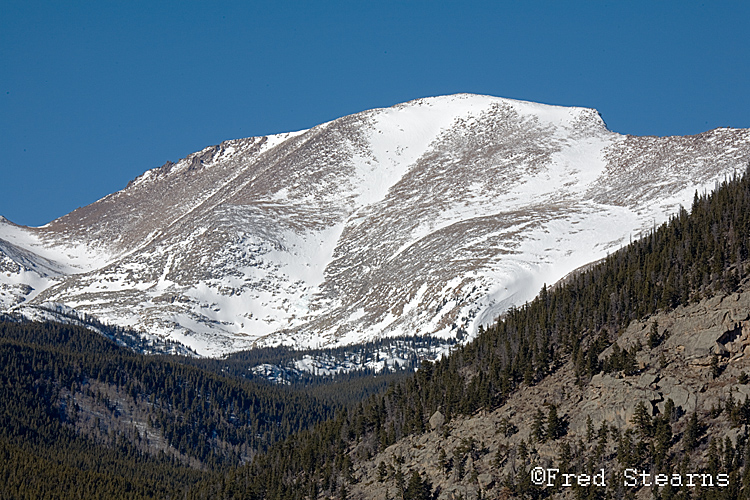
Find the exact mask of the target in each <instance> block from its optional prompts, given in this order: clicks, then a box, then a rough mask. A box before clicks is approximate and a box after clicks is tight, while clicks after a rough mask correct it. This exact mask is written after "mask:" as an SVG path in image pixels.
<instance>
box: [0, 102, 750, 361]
mask: <svg viewBox="0 0 750 500" xmlns="http://www.w3.org/2000/svg"><path fill="white" fill-rule="evenodd" d="M748 159H750V131H748V130H746V129H716V130H712V131H709V132H704V133H702V134H698V135H695V136H686V137H653V136H649V137H636V136H623V135H620V134H617V133H615V132H612V131H610V130H608V129H607V127H606V124H605V123H604V121H603V119H602V118H601V116H600V115H599V113H598V112H597V111H596V110H594V109H589V108H568V107H561V106H550V105H544V104H536V103H527V102H524V101H515V100H512V99H504V98H496V97H489V96H478V95H471V94H458V95H453V96H440V97H433V98H423V99H417V100H414V101H410V102H407V103H403V104H398V105H395V106H393V107H390V108H381V109H373V110H368V111H363V112H361V113H356V114H354V115H349V116H346V117H342V118H339V119H336V120H333V121H330V122H326V123H323V124H321V125H318V126H316V127H313V128H311V129H308V130H303V131H298V132H290V133H286V134H277V135H273V136H267V137H253V138H247V139H236V140H230V141H225V142H223V143H221V144H219V145H216V146H210V147H207V148H204V149H203V150H201V151H199V152H196V153H193V154H191V155H189V156H187V157H186V158H184V159H182V160H180V161H178V162H176V163H169V162H168V163H167V164H165V165H164V166H162V167H159V168H156V169H152V170H149V171H147V172H145V173H144V174H142V175H141V176H139V177H137V178H136V179H134V180H133V181H131V182H130V183H129V184H128V186H127V187H126V188H125V189H123V190H121V191H118V192H116V193H113V194H110V195H108V196H105V197H104V198H102V199H101V200H99V201H97V202H95V203H93V204H91V205H88V206H86V207H83V208H80V209H77V210H75V211H73V212H71V213H70V214H67V215H65V216H63V217H61V218H59V219H57V220H55V221H52V222H51V223H49V224H47V225H45V226H42V227H40V228H24V227H21V226H15V225H14V224H12V223H10V222H6V221H5V220H4V219H0V310H2V311H18V312H22V313H23V314H26V315H27V316H30V317H34V315H35V314H36V313H35V311H38V310H39V308H40V307H43V306H44V304H45V303H62V304H65V305H67V306H69V307H72V308H74V309H76V310H77V311H81V312H85V313H87V314H91V315H93V316H96V317H97V318H99V319H100V320H102V321H106V322H111V323H114V324H117V325H120V326H125V327H130V328H135V329H138V330H142V331H144V332H149V333H151V334H155V335H159V336H162V337H167V338H172V339H174V340H178V341H180V342H183V343H185V344H187V345H189V346H190V347H192V348H193V349H195V350H197V351H198V352H199V353H201V354H205V355H218V354H223V353H226V352H231V351H236V350H240V349H245V348H249V347H252V346H255V345H277V344H286V345H295V346H299V347H318V346H333V345H342V344H347V343H357V342H362V341H366V340H370V339H374V338H377V337H379V336H384V335H385V336H388V335H401V334H430V335H437V336H442V337H455V336H463V337H470V336H472V335H473V334H474V333H475V332H476V330H477V328H478V326H479V325H480V324H486V323H488V322H489V321H491V320H492V319H494V317H495V316H496V315H497V314H499V313H501V312H502V311H504V310H506V309H507V308H508V307H511V306H514V305H520V304H523V303H524V302H525V301H526V300H529V299H531V298H532V297H533V296H535V295H536V293H537V292H538V291H539V289H540V288H541V287H542V284H543V283H547V284H552V283H554V282H556V281H557V280H559V279H560V278H562V277H563V276H565V275H566V274H567V273H569V272H570V271H572V270H573V269H576V268H578V267H580V266H582V265H585V264H587V263H589V262H591V261H593V260H597V259H599V258H602V257H604V256H606V254H607V253H608V252H611V251H612V250H614V249H617V248H618V247H619V246H620V245H622V244H623V243H627V241H628V240H629V239H630V238H637V237H638V236H639V235H640V234H641V233H642V232H644V231H648V230H649V229H650V228H652V227H653V226H654V225H655V224H660V223H661V222H664V221H665V220H667V218H668V217H669V216H670V215H671V214H673V213H675V212H676V211H677V210H678V209H679V206H680V205H685V206H687V205H689V203H690V201H691V200H692V198H693V194H694V192H695V191H696V190H698V191H704V190H708V189H711V188H713V186H714V185H715V183H716V182H719V181H721V180H722V179H724V178H726V177H727V176H730V175H732V174H733V172H734V171H735V170H736V169H738V168H740V169H742V168H744V166H745V165H746V164H747V162H748ZM14 249H15V250H14ZM19 249H20V250H19ZM20 254H23V259H22V258H21V257H19V255H20ZM45 262H48V264H45ZM50 263H51V264H50ZM45 269H48V271H45Z"/></svg>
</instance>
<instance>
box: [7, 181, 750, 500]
mask: <svg viewBox="0 0 750 500" xmlns="http://www.w3.org/2000/svg"><path fill="white" fill-rule="evenodd" d="M749 254H750V171H748V172H745V175H744V176H743V177H737V178H734V179H732V180H731V181H728V182H725V183H724V184H722V185H721V186H719V187H718V189H717V190H716V191H714V192H713V193H711V194H705V195H699V194H698V193H696V196H695V198H694V201H693V203H692V206H691V207H690V211H689V212H688V211H687V210H684V209H683V210H681V211H680V212H679V213H678V214H676V215H675V216H674V217H673V218H672V219H671V220H670V221H669V222H668V223H666V224H664V225H662V226H660V227H658V228H655V229H654V230H653V231H652V232H651V233H650V234H648V235H647V236H645V237H644V238H642V239H640V240H638V241H635V242H634V243H632V244H631V245H629V246H627V247H625V248H623V249H622V250H620V251H618V252H616V253H614V254H612V255H610V256H609V257H608V258H606V259H605V260H604V261H602V262H600V263H598V264H597V265H595V266H592V267H590V268H589V269H587V270H585V271H581V272H579V273H576V274H575V275H573V276H571V277H570V278H568V279H567V280H565V282H564V283H562V284H559V285H557V286H553V287H545V288H544V289H543V290H542V292H541V293H540V295H539V296H538V297H537V298H536V299H534V300H533V301H532V302H530V303H528V304H526V305H524V306H522V307H519V308H516V309H513V310H511V311H509V312H507V313H506V314H505V315H504V316H503V317H502V318H499V319H498V320H497V321H496V322H495V323H494V324H492V325H490V326H487V327H486V328H484V329H483V330H482V331H481V333H480V335H479V336H478V337H477V338H476V339H475V340H474V341H472V342H471V343H469V344H467V345H465V346H463V347H460V348H458V349H456V350H455V351H454V352H453V353H452V354H451V355H450V356H448V357H446V358H443V359H442V360H440V361H437V362H435V363H430V362H424V363H423V364H422V366H421V368H420V370H419V371H418V372H417V373H415V374H414V375H412V376H410V377H405V378H402V379H400V380H397V381H395V382H393V383H392V384H391V385H389V386H388V388H387V389H384V390H381V391H379V392H375V393H374V394H372V392H373V391H366V390H365V391H359V392H357V391H354V392H355V393H356V394H359V395H360V399H359V400H357V399H356V398H352V399H351V400H346V401H341V400H339V401H333V400H331V399H330V398H326V397H324V396H323V395H322V394H324V391H323V392H321V393H315V392H314V391H312V392H309V393H308V392H306V391H305V390H304V389H299V388H283V387H274V386H270V385H268V384H258V383H254V382H252V381H248V380H246V379H244V378H243V377H238V376H235V375H232V374H222V373H221V372H217V371H216V370H212V369H209V368H208V367H206V366H204V367H201V366H200V363H186V362H182V361H180V359H179V358H166V357H161V358H160V357H148V356H142V355H138V354H134V353H132V352H130V351H127V350H125V349H123V348H121V347H118V346H117V345H116V344H114V343H113V342H111V341H109V340H107V339H105V338H103V337H101V336H96V335H94V334H92V333H91V332H88V331H86V330H84V329H81V328H77V327H71V326H63V325H54V324H38V323H26V324H18V323H3V324H2V325H0V370H2V371H1V372H0V373H1V374H2V375H1V376H0V391H2V398H1V399H0V405H2V406H1V407H0V419H1V421H2V424H0V446H1V447H0V453H1V454H2V457H3V461H2V465H1V466H0V467H2V472H1V474H2V478H1V481H0V483H1V484H2V485H3V486H0V489H2V496H3V497H10V498H118V497H123V498H237V499H240V498H243V499H278V500H291V499H305V498H318V497H320V498H325V497H330V498H334V497H335V498H346V497H347V491H348V489H349V486H350V485H351V484H352V482H353V481H355V480H356V479H355V478H354V477H353V469H354V461H356V460H358V459H366V458H369V457H371V456H374V455H375V454H376V453H378V452H380V451H382V450H383V449H385V448H386V447H388V446H390V445H392V444H393V443H395V442H396V441H398V440H399V439H401V438H403V437H405V436H408V435H413V434H419V433H422V432H424V431H426V430H427V429H428V426H429V424H428V419H429V418H430V416H431V415H432V414H433V413H434V412H435V411H436V410H437V409H438V408H440V410H441V412H442V413H443V414H444V415H445V418H446V420H447V421H450V420H451V419H453V418H457V417H459V416H462V415H471V414H474V413H475V412H477V411H478V410H482V409H493V408H496V407H498V406H499V405H501V404H502V403H503V402H504V401H506V400H507V398H508V397H509V396H510V395H511V394H512V393H513V392H514V391H517V390H519V388H521V387H528V386H531V385H534V384H538V383H539V382H540V381H542V380H543V379H544V378H545V377H547V376H548V375H549V374H551V373H554V372H555V371H556V370H560V369H561V367H563V366H564V365H565V364H566V363H570V364H571V366H573V370H575V376H576V379H577V381H578V383H579V384H587V383H588V381H589V380H590V379H591V377H593V376H594V375H597V374H599V373H601V372H604V371H612V370H623V371H625V372H627V371H628V370H629V369H631V367H632V359H631V358H629V357H628V356H629V353H628V352H627V351H620V350H615V353H616V355H613V356H611V357H609V358H608V359H606V360H604V361H602V360H601V359H600V357H599V354H601V353H602V352H603V351H604V350H605V349H606V348H607V347H609V346H611V345H612V344H613V343H614V342H615V340H616V339H617V337H618V334H619V332H621V331H622V330H623V329H624V328H625V327H626V326H627V325H628V324H629V323H630V322H632V321H634V320H640V319H643V318H646V317H649V316H650V315H653V314H654V313H656V312H658V311H669V310H672V309H674V308H675V307H677V306H679V305H687V304H691V303H695V302H697V301H700V300H701V299H703V298H705V297H710V296H713V295H716V294H723V293H730V292H733V291H735V290H737V289H738V287H739V286H740V285H741V284H742V283H744V282H746V281H747V277H748V276H747V275H748V271H750V255H749ZM654 335H655V337H654V343H658V342H659V339H658V335H657V334H656V333H655V334H654ZM316 394H318V395H316ZM743 408H744V407H743V406H742V405H733V406H732V407H731V408H729V409H728V410H727V414H729V415H730V416H731V415H733V417H732V418H734V419H735V421H736V424H737V425H742V424H744V425H746V426H747V424H748V423H749V422H750V416H746V415H745V413H743V412H745V411H746V410H745V409H743ZM747 411H748V412H750V410H747ZM748 415H750V413H748ZM529 418H530V419H531V418H533V416H529ZM545 418H546V419H547V422H546V427H547V428H548V430H549V427H550V425H551V426H552V428H553V429H557V427H556V426H555V425H556V423H558V421H557V419H556V418H552V417H549V416H548V415H547V416H545ZM696 419H697V417H696ZM636 426H637V427H638V428H639V429H641V430H642V432H641V437H642V439H641V441H639V444H638V445H642V446H644V447H645V448H643V450H646V451H644V452H643V453H646V454H648V453H649V451H648V450H649V449H651V450H652V451H653V450H657V449H659V450H662V451H664V450H665V448H664V446H665V445H666V444H669V443H671V440H672V439H673V436H672V429H671V426H670V421H669V419H667V418H661V417H659V418H652V417H651V416H649V415H645V414H644V415H640V417H639V420H638V421H637V423H636ZM541 428H542V427H541V420H540V429H541ZM540 432H541V430H540ZM691 432H692V433H693V434H690V433H687V434H688V436H687V438H684V437H683V439H687V442H688V443H687V444H686V447H687V448H690V446H689V444H690V438H691V437H690V436H691V435H692V436H693V438H695V439H697V437H698V436H700V437H701V439H703V440H706V441H708V440H710V437H711V429H710V428H707V427H701V426H700V424H699V423H698V422H697V420H696V422H695V423H694V427H693V428H692V431H691ZM548 433H549V432H548ZM553 434H554V436H551V438H552V439H554V438H556V437H557V434H558V432H557V431H555V432H553ZM665 440H666V441H665ZM661 441H665V443H662V444H661V448H659V443H660V442H661ZM354 444H356V445H357V450H358V451H357V454H356V455H355V454H352V453H351V450H352V449H353V445H354ZM648 446H651V447H652V448H648ZM634 447H635V448H637V446H636V445H634ZM730 448H731V450H729V448H727V447H726V446H724V445H722V447H721V450H722V452H724V454H725V455H726V454H727V453H730V452H731V455H732V458H731V460H725V459H722V460H718V462H715V463H714V466H716V467H717V468H718V467H719V465H721V467H723V469H722V470H725V471H726V473H727V474H731V475H732V476H731V477H732V479H731V480H732V487H731V488H726V489H718V490H717V489H713V490H710V489H708V490H698V491H693V492H692V493H691V492H681V491H672V492H670V493H669V495H671V496H663V498H750V485H749V484H750V459H748V457H749V456H750V454H748V453H746V452H745V450H744V448H742V449H740V447H739V446H737V447H736V448H735V447H733V446H730ZM667 449H668V447H667ZM643 450H642V451H643ZM715 451H716V450H715ZM716 454H717V456H718V455H719V454H720V453H719V452H718V451H716ZM676 459H677V458H676V457H671V456H670V455H669V454H668V453H667V452H665V451H664V453H663V456H660V462H659V464H660V466H661V467H663V468H664V470H671V469H673V468H677V467H678V466H679V464H678V463H672V460H676ZM623 460H625V459H623ZM400 484H401V486H402V487H401V489H400V491H398V492H394V495H396V498H403V499H407V498H409V499H416V498H431V495H432V490H431V488H430V485H429V484H428V482H426V481H424V480H422V479H421V478H420V477H419V476H418V475H417V476H413V477H411V478H404V477H402V478H401V482H400ZM511 486H512V491H513V494H514V496H516V497H519V498H544V497H546V496H550V495H552V494H554V491H551V490H549V491H544V490H539V489H535V488H533V487H531V486H530V485H528V484H526V483H523V482H518V483H516V484H513V485H511ZM612 494H613V493H612V492H601V491H599V490H597V489H593V488H591V489H587V490H586V491H585V492H583V493H581V495H588V497H590V498H604V497H605V495H610V496H611V495H612ZM581 498H583V496H582V497H581Z"/></svg>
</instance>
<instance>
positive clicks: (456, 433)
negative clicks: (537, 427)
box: [350, 284, 750, 499]
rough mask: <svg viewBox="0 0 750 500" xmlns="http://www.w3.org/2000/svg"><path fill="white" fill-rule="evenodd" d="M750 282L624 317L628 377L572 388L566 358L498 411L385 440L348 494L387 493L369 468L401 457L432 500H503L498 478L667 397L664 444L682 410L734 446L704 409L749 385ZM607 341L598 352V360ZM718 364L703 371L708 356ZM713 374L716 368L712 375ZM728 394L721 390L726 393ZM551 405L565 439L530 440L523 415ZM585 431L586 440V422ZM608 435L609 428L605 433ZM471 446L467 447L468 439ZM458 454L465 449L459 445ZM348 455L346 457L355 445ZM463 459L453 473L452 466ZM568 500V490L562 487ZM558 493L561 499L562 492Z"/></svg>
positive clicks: (681, 422) (627, 423) (744, 393)
mask: <svg viewBox="0 0 750 500" xmlns="http://www.w3.org/2000/svg"><path fill="white" fill-rule="evenodd" d="M749 288H750V287H748V284H745V286H744V288H743V289H742V290H741V291H740V292H739V293H734V294H731V295H728V296H717V297H714V298H711V299H708V300H703V301H702V302H700V303H699V304H695V305H691V306H689V307H682V306H681V307H679V308H678V309H676V310H675V311H673V312H671V313H668V314H658V315H655V316H653V317H651V318H648V319H647V320H646V321H643V322H634V323H632V324H631V325H630V326H629V327H628V328H627V330H626V331H625V332H623V334H622V335H621V336H620V338H619V339H618V340H617V343H618V345H619V346H620V347H623V348H628V347H630V346H633V345H636V344H637V343H638V342H640V344H641V345H642V346H643V347H642V348H641V350H640V351H639V353H638V356H637V360H638V362H639V364H640V365H641V366H643V368H642V369H641V370H640V371H639V372H638V373H636V374H634V375H630V376H626V375H625V374H623V373H611V374H599V375H595V376H594V377H593V378H592V379H591V381H590V382H588V383H585V384H584V385H583V386H580V385H577V384H576V382H575V377H574V375H573V373H574V370H573V366H572V363H567V364H566V365H565V366H563V367H561V368H560V369H559V370H557V371H556V372H555V373H554V374H552V375H550V376H548V377H547V378H546V379H544V380H543V381H542V382H541V383H540V384H539V385H536V386H532V387H522V388H521V389H520V390H519V391H517V392H516V393H515V394H514V395H512V396H511V398H510V399H509V400H508V401H507V403H506V404H504V405H503V406H502V407H500V408H498V409H496V410H494V411H492V412H489V413H485V412H480V413H479V414H477V415H475V416H473V417H470V418H456V419H453V420H452V421H450V422H447V423H445V424H444V426H443V430H442V431H439V432H438V431H436V430H432V431H431V432H427V433H425V434H422V435H418V436H410V437H408V438H405V439H403V440H402V441H400V442H398V443H396V444H394V445H392V446H390V447H389V448H387V449H386V450H385V451H383V452H382V453H380V454H378V455H377V456H375V457H373V458H372V459H371V460H369V461H360V462H359V464H358V466H357V469H356V474H355V476H356V479H357V483H356V484H355V485H354V486H353V487H352V491H351V495H350V498H361V499H364V498H368V499H370V498H385V496H384V495H385V492H386V490H388V491H390V492H391V494H393V492H394V491H396V490H395V484H394V483H393V478H392V477H389V478H388V479H387V480H386V481H384V482H378V481H377V476H376V473H375V466H376V464H378V463H380V461H383V462H385V463H387V464H391V463H396V461H395V459H396V457H403V460H404V461H403V465H402V470H403V472H404V474H405V475H406V476H407V477H408V476H409V474H410V473H411V471H413V470H416V471H419V472H420V473H423V474H426V476H427V477H428V478H429V479H430V481H431V482H432V484H433V487H434V488H435V489H436V490H437V491H439V494H438V498H440V499H452V498H459V497H462V498H465V499H469V498H479V497H480V495H481V497H482V498H508V497H507V491H506V490H504V487H503V484H504V481H505V479H506V478H508V477H511V478H513V479H514V480H519V479H520V476H519V475H520V474H521V472H520V471H521V470H522V469H523V468H524V467H525V468H526V470H528V467H529V466H530V464H532V463H533V464H534V465H539V466H543V467H560V466H561V465H562V464H560V454H561V446H562V444H563V443H565V442H567V443H569V444H570V445H571V446H572V447H573V448H575V447H576V446H578V445H579V443H583V444H584V446H585V447H590V449H591V453H592V454H593V449H594V447H595V446H596V445H597V439H598V437H597V434H598V432H599V429H601V428H602V424H606V425H607V428H609V429H612V428H615V429H617V430H618V431H619V432H620V433H623V432H625V431H626V430H627V429H634V424H633V421H632V420H633V415H634V412H635V409H636V406H637V405H638V404H639V403H643V404H644V405H645V407H646V409H647V411H648V413H649V414H650V415H664V412H665V405H666V403H667V401H668V400H669V399H671V400H672V401H673V402H674V405H675V414H676V415H678V418H677V420H676V421H675V422H674V423H673V424H672V428H673V435H674V439H673V443H672V448H673V450H680V449H682V448H681V447H682V446H683V445H682V444H681V442H680V438H681V437H682V433H683V432H684V431H685V428H686V426H687V420H688V418H689V416H690V415H691V414H692V413H693V412H694V411H695V412H697V414H698V416H699V418H700V419H702V420H703V421H704V422H706V423H710V425H711V427H712V434H713V435H715V437H717V438H720V439H721V440H724V439H725V438H726V437H729V438H730V440H731V441H732V442H733V443H734V442H735V441H736V438H737V436H738V435H739V434H741V433H742V429H741V428H732V426H731V425H730V423H729V420H728V418H727V417H726V412H724V413H722V414H720V415H719V416H717V417H712V416H711V410H712V409H717V408H723V407H724V406H725V404H726V401H727V400H728V398H730V397H732V398H733V399H734V400H735V401H737V402H738V403H742V402H744V401H745V398H747V397H750V384H748V383H742V382H741V377H740V375H741V373H742V372H743V371H744V372H746V373H748V374H750V289H749ZM654 322H657V323H658V325H659V326H658V331H659V333H660V334H661V335H664V341H663V342H662V343H661V344H659V345H658V346H656V347H654V348H649V347H648V346H649V334H650V331H651V327H652V325H653V323H654ZM611 352H612V347H610V348H609V349H607V350H606V351H604V352H603V353H602V354H601V358H602V359H604V358H606V357H607V356H609V355H610V354H611ZM714 357H718V358H717V359H718V361H719V362H718V365H716V368H714V367H712V366H711V365H712V359H714ZM714 370H716V372H718V374H717V373H716V372H715V371H714ZM730 395H731V396H730ZM550 405H555V407H556V408H557V414H558V415H559V416H560V417H561V418H562V419H563V421H564V422H565V425H566V429H567V430H566V433H565V435H564V436H563V437H562V438H560V439H558V440H554V441H546V442H543V443H539V442H536V441H535V439H534V438H533V437H532V432H531V428H532V416H533V415H534V414H535V412H536V411H537V409H538V408H542V409H543V410H545V413H546V410H547V409H548V408H549V407H550ZM589 417H590V418H591V423H592V428H593V429H594V437H593V443H592V442H590V441H589V436H587V434H588V428H587V427H588V426H587V418H589ZM610 434H611V431H610ZM522 441H523V442H524V443H525V444H526V445H527V449H528V458H527V459H526V460H524V459H523V458H522V457H521V456H520V451H519V450H520V448H521V442H522ZM471 442H473V444H470V443H471ZM707 449H708V442H707V440H705V439H704V440H703V441H701V442H700V444H699V448H698V451H697V453H698V456H699V457H700V458H699V460H698V462H697V463H696V462H691V466H692V467H694V468H695V469H696V470H697V468H698V467H700V466H704V465H705V463H706V453H707ZM441 450H443V451H444V452H445V456H446V458H447V460H451V459H453V468H452V470H450V471H449V472H446V471H445V470H444V469H443V468H442V467H441V465H440V451H441ZM467 450H468V451H467ZM617 451H618V450H617V445H616V443H615V442H614V439H612V438H610V439H609V440H608V441H607V443H606V446H605V447H604V448H603V450H602V456H604V457H609V458H605V460H609V461H610V462H606V463H605V467H606V468H607V470H611V469H612V468H613V466H612V463H611V461H612V460H614V457H615V456H616V455H617ZM352 453H353V454H354V455H355V456H356V455H357V450H356V449H355V450H353V451H352ZM459 457H463V473H459V472H458V471H457V468H456V464H457V462H458V460H459V459H460V458H459ZM567 494H569V495H570V498H572V497H573V496H572V492H568V493H567ZM560 498H568V497H566V496H565V494H563V495H560ZM637 498H644V499H645V498H651V490H650V488H643V489H641V490H640V491H638V492H637Z"/></svg>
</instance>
